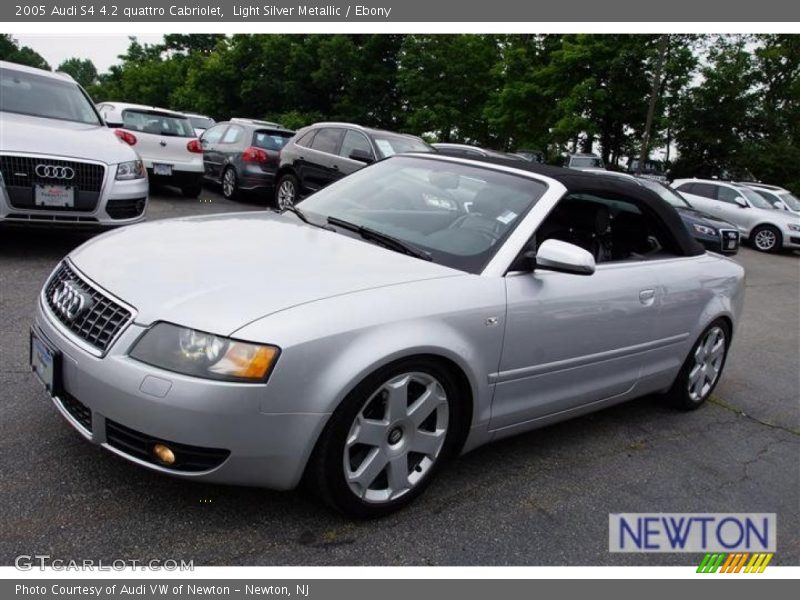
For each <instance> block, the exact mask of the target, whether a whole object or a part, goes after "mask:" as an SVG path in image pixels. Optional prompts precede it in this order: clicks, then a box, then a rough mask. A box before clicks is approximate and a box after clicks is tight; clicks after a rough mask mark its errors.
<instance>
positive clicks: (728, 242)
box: [693, 229, 741, 255]
mask: <svg viewBox="0 0 800 600" xmlns="http://www.w3.org/2000/svg"><path fill="white" fill-rule="evenodd" d="M693 233H694V237H695V239H696V240H697V241H698V242H700V243H701V244H702V245H703V246H704V247H705V248H706V250H710V251H711V252H718V253H719V254H727V255H733V254H736V253H737V252H739V246H740V244H741V237H740V235H739V232H738V231H737V230H735V229H720V230H719V232H718V233H717V235H704V234H701V233H698V232H693Z"/></svg>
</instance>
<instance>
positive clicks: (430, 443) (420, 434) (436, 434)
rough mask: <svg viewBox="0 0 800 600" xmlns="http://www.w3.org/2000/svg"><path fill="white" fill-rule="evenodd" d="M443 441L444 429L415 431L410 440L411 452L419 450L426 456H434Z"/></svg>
mask: <svg viewBox="0 0 800 600" xmlns="http://www.w3.org/2000/svg"><path fill="white" fill-rule="evenodd" d="M443 441H444V431H416V432H415V433H414V439H413V440H411V445H410V449H411V451H412V452H419V453H420V454H424V455H426V456H434V455H435V454H436V453H437V452H438V451H439V448H441V446H442V442H443Z"/></svg>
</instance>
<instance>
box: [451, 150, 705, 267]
mask: <svg viewBox="0 0 800 600" xmlns="http://www.w3.org/2000/svg"><path fill="white" fill-rule="evenodd" d="M467 160H470V161H476V162H483V163H487V164H493V165H499V166H503V167H508V168H511V169H517V170H519V171H529V172H531V173H536V174H538V175H543V176H545V177H549V178H551V179H555V180H556V181H558V182H559V183H561V184H562V185H563V186H564V187H565V188H567V190H568V191H569V192H571V193H573V194H581V193H582V194H594V195H595V196H601V197H612V198H613V196H614V195H616V194H619V195H622V196H625V197H626V198H629V199H631V200H633V201H634V202H635V203H636V204H637V205H638V206H639V208H640V209H644V210H645V211H647V212H650V213H652V214H655V215H656V216H657V217H658V218H660V219H661V221H663V222H664V223H665V224H666V225H667V227H668V228H669V233H670V234H671V235H672V238H673V239H674V241H675V243H676V244H677V246H678V247H677V248H676V250H677V251H678V252H680V253H681V254H683V255H684V256H697V255H699V254H703V253H704V252H705V249H704V248H703V246H702V245H701V244H700V243H699V242H697V241H696V240H695V239H694V238H693V237H692V236H691V234H689V231H688V230H687V229H686V226H685V225H684V224H683V220H682V219H681V217H680V215H679V214H678V212H677V211H676V210H675V209H674V208H673V207H672V206H671V205H670V204H669V203H668V202H665V201H664V200H662V199H661V198H660V197H659V196H658V194H656V193H655V192H653V191H651V190H649V189H647V188H645V187H643V186H641V185H638V184H637V183H636V182H635V181H631V180H627V179H625V178H622V177H613V176H611V177H609V176H607V175H604V174H603V173H601V172H592V171H578V170H576V169H564V168H562V167H552V166H549V165H542V164H538V163H531V162H526V161H516V160H506V159H501V158H494V157H481V156H475V157H472V156H470V157H469V158H468V159H467Z"/></svg>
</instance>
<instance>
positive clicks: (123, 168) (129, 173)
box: [117, 160, 145, 181]
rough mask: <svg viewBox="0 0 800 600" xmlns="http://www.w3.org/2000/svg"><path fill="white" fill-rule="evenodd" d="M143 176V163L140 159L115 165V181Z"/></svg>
mask: <svg viewBox="0 0 800 600" xmlns="http://www.w3.org/2000/svg"><path fill="white" fill-rule="evenodd" d="M144 176H145V170H144V164H142V161H140V160H129V161H128V162H123V163H119V164H118V165H117V181H124V180H128V179H142V178H143V177H144Z"/></svg>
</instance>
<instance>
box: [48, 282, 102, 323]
mask: <svg viewBox="0 0 800 600" xmlns="http://www.w3.org/2000/svg"><path fill="white" fill-rule="evenodd" d="M50 300H51V301H52V302H53V308H55V310H56V312H58V313H59V315H61V316H62V317H63V318H64V319H65V320H66V321H68V322H71V321H74V320H75V319H77V318H78V317H79V316H80V315H81V314H83V313H84V312H86V311H87V310H89V309H90V308H91V307H92V305H93V304H94V301H93V300H92V297H91V296H90V295H89V294H87V293H86V292H84V291H83V290H81V289H80V288H79V287H78V286H77V285H75V284H74V283H73V282H71V281H62V282H61V284H60V285H59V286H58V287H57V288H56V289H55V290H54V291H53V295H52V296H51V297H50Z"/></svg>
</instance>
